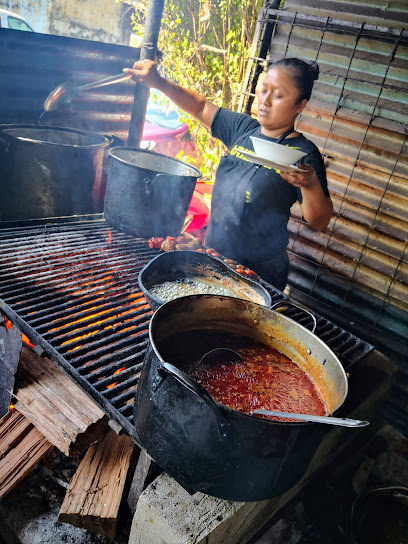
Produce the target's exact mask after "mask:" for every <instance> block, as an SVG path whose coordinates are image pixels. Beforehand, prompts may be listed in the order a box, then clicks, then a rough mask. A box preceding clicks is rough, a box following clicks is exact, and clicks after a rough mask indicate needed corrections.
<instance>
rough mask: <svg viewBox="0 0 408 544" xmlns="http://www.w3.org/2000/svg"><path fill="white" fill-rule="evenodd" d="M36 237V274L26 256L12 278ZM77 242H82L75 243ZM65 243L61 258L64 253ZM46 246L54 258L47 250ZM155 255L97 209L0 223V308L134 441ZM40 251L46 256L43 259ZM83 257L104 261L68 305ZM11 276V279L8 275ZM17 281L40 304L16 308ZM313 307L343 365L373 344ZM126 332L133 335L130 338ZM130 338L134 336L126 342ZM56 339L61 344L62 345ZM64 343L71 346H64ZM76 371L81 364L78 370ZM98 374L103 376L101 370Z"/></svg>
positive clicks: (298, 317) (294, 314)
mask: <svg viewBox="0 0 408 544" xmlns="http://www.w3.org/2000/svg"><path fill="white" fill-rule="evenodd" d="M109 233H110V234H109ZM87 235H89V236H87ZM27 236H30V240H31V237H34V238H33V244H34V245H31V246H30V247H28V244H29V242H28V241H27ZM24 239H25V240H26V241H24ZM35 241H36V242H37V245H38V247H36V245H35V243H34V242H35ZM67 241H68V246H67ZM40 242H42V243H43V246H46V248H47V252H48V253H47V255H46V256H45V257H44V255H42V256H41V257H40V258H39V260H40V261H41V260H42V261H44V262H45V261H46V264H44V265H43V267H44V269H45V268H47V267H48V269H47V270H45V271H43V272H38V270H32V268H33V261H31V262H28V263H27V267H26V268H27V270H28V271H29V273H28V274H26V275H25V276H24V277H21V276H18V274H20V273H22V272H23V271H24V270H25V269H26V268H25V265H23V264H22V262H23V260H22V257H23V255H22V252H23V251H25V255H24V258H27V257H29V255H30V254H33V253H35V251H36V250H38V249H40ZM9 243H10V244H11V245H10V247H11V249H12V250H13V252H14V254H13V255H10V254H9V255H6V256H4V255H5V254H4V253H3V251H4V248H5V247H6V246H7V245H8V244H9ZM83 243H85V246H83V245H81V244H83ZM120 246H121V247H120ZM23 248H25V249H24V250H23ZM67 249H68V254H69V258H68V259H66V258H64V255H65V254H66V253H67ZM117 250H118V251H119V250H122V253H121V254H120V255H119V258H118V259H117V260H115V259H116V257H112V255H114V253H115V251H117ZM53 252H54V257H55V259H56V261H55V262H54V261H53V260H52V259H51V256H50V254H51V253H53ZM106 254H112V255H111V259H110V261H107V260H106V259H103V257H104V255H106ZM158 254H159V250H156V249H153V248H149V247H148V244H147V240H146V239H143V238H137V237H135V236H131V235H128V234H125V233H122V232H119V231H118V230H116V229H113V228H111V227H109V226H108V225H107V224H106V222H105V220H104V218H103V215H102V214H95V215H89V216H73V217H63V218H50V219H37V220H30V221H19V222H3V223H0V310H1V311H2V313H3V314H4V315H5V316H6V317H7V318H8V319H9V320H10V321H11V322H12V323H13V324H15V325H16V326H17V327H18V328H19V330H20V331H21V332H22V333H23V334H25V335H26V336H27V337H28V338H29V339H30V341H31V342H32V343H33V344H34V350H35V351H36V352H37V353H38V354H39V355H42V356H46V357H48V358H49V359H51V360H52V361H53V362H54V363H55V364H57V366H58V367H59V368H61V369H62V370H63V371H65V372H66V373H67V374H68V375H69V376H70V377H71V378H72V379H73V380H74V382H75V383H77V384H78V385H79V386H80V387H81V388H82V389H83V390H84V391H85V392H86V393H87V394H88V395H89V396H90V397H91V398H93V399H94V400H95V401H96V402H97V403H98V404H99V406H100V407H101V408H102V409H103V410H104V412H105V413H106V414H107V415H108V416H109V417H110V418H111V419H113V420H114V421H115V422H116V423H117V424H119V426H120V427H121V428H122V429H123V431H124V432H125V433H126V434H128V435H129V436H130V437H131V438H132V439H133V440H134V441H135V442H136V443H137V444H140V442H139V439H138V436H137V432H136V429H135V427H134V426H133V403H134V395H135V392H136V388H137V383H138V378H139V374H140V370H141V368H142V365H143V358H144V353H145V350H146V348H147V345H148V341H149V333H148V329H149V322H150V317H151V315H152V314H153V312H152V310H151V309H150V308H149V307H148V305H147V302H146V299H145V298H144V297H143V294H142V293H141V291H140V290H139V287H138V284H137V276H138V273H139V271H140V270H141V269H142V268H143V266H144V265H145V264H146V263H147V262H148V261H149V260H150V259H152V258H153V257H155V256H156V255H158ZM60 256H61V257H62V258H63V259H62V260H60ZM8 257H11V258H8ZM47 257H50V260H49V261H48V260H47ZM87 257H89V258H90V259H91V261H92V260H93V261H96V263H99V262H100V261H101V260H104V266H103V268H102V269H101V270H100V271H99V272H97V273H96V272H94V271H95V262H93V264H92V266H91V267H88V268H89V269H90V273H91V275H92V278H93V281H94V283H95V286H94V288H92V289H88V291H89V292H87V293H85V294H84V295H80V296H79V300H80V304H79V305H78V304H77V305H75V306H73V305H72V301H70V299H69V297H72V296H74V294H75V293H77V294H78V293H82V291H84V292H85V291H86V289H85V287H84V285H85V284H83V283H82V284H81V283H80V281H79V279H78V278H80V277H81V276H80V274H81V273H82V272H83V270H82V272H80V271H81V266H82V265H81V263H82V262H85V261H86V258H87ZM127 258H128V259H127ZM37 260H38V259H37ZM123 260H125V261H126V262H124V264H123V270H122V269H120V270H119V269H118V268H117V265H118V263H119V264H120V263H121V262H122V261H123ZM51 263H53V264H52V265H51ZM4 265H6V266H5V267H4ZM67 266H70V267H71V268H73V269H74V270H77V272H79V275H76V276H73V275H72V273H70V274H69V273H68V272H67V270H66V269H65V268H66V267H67ZM115 266H116V268H115ZM120 266H122V265H120ZM50 267H51V268H50ZM52 270H57V271H58V273H57V274H53V273H52ZM20 271H21V272H20ZM85 273H87V274H88V275H89V270H88V271H86V270H85ZM16 274H17V276H18V277H17V278H15V277H14V276H16ZM67 275H69V276H70V277H69V281H67V280H66V277H67ZM106 275H110V276H111V278H110V279H112V277H113V278H114V279H115V281H112V284H113V287H112V290H113V291H114V294H113V295H111V294H110V295H109V297H107V298H105V293H103V294H102V295H101V293H100V289H101V287H103V281H104V279H103V278H104V276H106ZM99 276H100V277H99ZM261 281H262V280H261ZM25 282H26V283H28V284H29V288H30V289H31V292H32V293H34V294H35V296H36V297H37V298H38V295H39V293H40V287H41V289H42V290H43V293H42V295H41V296H42V297H43V298H44V299H45V300H44V304H43V305H42V306H41V305H40V304H37V305H32V304H31V306H27V305H26V306H25V307H24V311H22V308H23V307H20V308H19V307H18V306H21V302H20V301H19V298H18V297H26V298H27V293H29V291H27V289H24V290H22V291H21V290H20V292H18V290H17V289H16V287H18V286H19V285H20V284H21V283H25ZM78 282H79V283H78ZM98 282H99V283H98ZM115 282H116V283H115ZM262 284H263V285H264V287H265V288H266V289H267V290H268V291H269V293H270V295H271V298H272V303H274V302H277V301H280V300H282V301H285V300H289V298H288V297H287V296H286V295H285V294H283V293H282V292H281V291H278V290H277V289H275V288H274V287H272V286H271V285H269V284H268V283H266V282H263V281H262ZM53 286H54V287H53ZM55 286H58V288H59V289H60V293H59V297H57V298H55V297H53V294H54V293H55ZM118 286H120V287H118ZM95 294H96V295H97V296H95ZM16 297H17V298H16ZM98 297H99V298H98ZM26 298H25V300H26ZM124 299H127V300H126V302H127V304H123V300H124ZM132 300H133V302H132ZM49 301H51V304H49ZM119 301H122V305H119V306H117V305H116V302H119ZM56 302H57V304H55V303H56ZM97 303H98V304H100V306H99V308H98V309H99V310H103V312H104V313H102V314H101V313H99V314H95V313H93V312H95V304H97ZM108 307H109V308H108ZM72 310H74V313H73V312H72ZM105 310H106V311H105ZM27 312H28V317H27V315H26V314H27ZM47 312H48V313H47ZM49 312H51V313H49ZM123 312H131V313H130V314H129V315H128V317H130V316H132V315H133V317H132V318H131V320H130V321H129V323H128V322H127V321H126V320H124V319H122V320H121V318H123ZM132 312H133V313H132ZM313 313H314V315H315V317H316V320H317V328H316V331H315V334H316V335H317V336H319V337H320V338H321V339H322V340H323V341H324V342H325V343H326V344H327V345H328V346H329V347H330V348H331V349H332V350H333V351H334V352H335V353H336V355H337V356H338V357H339V359H340V361H341V363H342V364H343V367H344V368H345V369H346V370H347V371H348V370H350V369H351V368H352V367H353V366H354V364H356V363H358V362H359V361H361V360H362V359H364V358H365V357H366V356H367V355H368V354H369V353H370V352H371V351H372V350H373V349H374V347H373V346H371V345H370V344H368V343H367V342H365V341H363V340H361V339H359V338H358V337H356V336H354V335H353V334H351V333H349V332H348V331H345V330H344V329H342V328H341V327H338V326H337V325H335V324H333V323H332V322H331V321H329V320H327V319H326V318H323V317H321V316H319V315H318V314H316V313H315V312H313ZM118 314H119V315H118ZM96 315H99V316H101V315H103V324H104V326H103V327H101V326H99V325H100V322H98V321H97V320H96V321H95V320H93V321H90V319H92V317H96ZM286 315H288V316H289V317H291V318H292V319H294V320H295V321H297V322H298V323H300V324H302V325H304V326H306V327H311V325H312V318H311V317H310V316H309V315H307V314H306V313H304V312H303V311H302V310H299V309H297V308H291V307H289V309H288V310H287V312H286ZM33 316H34V317H33ZM74 316H77V317H78V318H80V319H79V320H78V321H77V323H78V322H81V323H82V322H84V323H83V325H85V326H83V325H82V326H81V329H78V328H76V327H78V325H75V321H74V322H73V319H75V317H74ZM106 318H107V320H106ZM52 319H58V322H60V323H61V324H62V326H63V327H64V330H65V331H66V332H65V333H64V335H63V339H64V343H61V342H59V340H58V339H59V338H60V337H61V335H59V336H56V335H55V334H53V331H55V330H56V329H55V327H54V329H52V330H51V328H52V321H51V320H52ZM97 319H98V318H97ZM109 320H111V323H110V322H109ZM115 320H116V321H115ZM115 323H116V324H115ZM88 324H89V325H90V327H88ZM91 329H92V330H91ZM129 330H131V331H132V332H133V333H134V334H135V335H136V336H135V337H133V336H131V335H130V333H129ZM86 333H87V334H86ZM111 333H112V334H111ZM78 334H83V335H84V336H83V337H81V339H82V338H83V339H85V338H86V339H87V340H86V345H83V346H79V347H77V344H73V340H72V338H73V339H74V341H75V339H78ZM85 334H86V336H85ZM132 338H135V339H136V340H137V341H136V342H134V341H133V340H132ZM89 341H90V342H89ZM66 342H68V344H67V343H66ZM64 345H65V346H66V347H63V346H64ZM89 345H91V348H90V347H89ZM111 346H115V348H117V349H115V351H114V352H113V353H111ZM68 347H71V348H72V347H73V348H75V349H68ZM74 352H76V353H75V356H71V354H72V353H74ZM95 355H96V359H95V362H92V357H94V356H95ZM99 356H100V357H99ZM98 357H99V358H98ZM117 357H119V359H118V360H116V358H117ZM106 363H107V365H106ZM127 365H129V366H127ZM119 368H125V370H122V372H120V373H119V374H117V377H116V378H114V374H113V372H114V371H115V370H119ZM84 369H85V370H87V373H86V374H85V373H84V371H83V370H84ZM104 374H108V375H106V376H103V375H104ZM93 382H95V383H93ZM112 382H113V383H117V385H115V386H114V387H112V388H109V389H108V388H107V387H106V386H107V385H111V383H112Z"/></svg>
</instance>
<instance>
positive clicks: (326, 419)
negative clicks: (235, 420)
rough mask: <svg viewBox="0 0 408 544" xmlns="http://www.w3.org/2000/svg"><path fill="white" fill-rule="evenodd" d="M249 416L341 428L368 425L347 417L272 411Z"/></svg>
mask: <svg viewBox="0 0 408 544" xmlns="http://www.w3.org/2000/svg"><path fill="white" fill-rule="evenodd" d="M251 414H263V415H265V416H274V417H287V418H289V419H299V420H301V421H311V422H315V423H327V424H329V425H340V426H341V427H366V426H367V425H370V423H369V422H368V421H361V420H360V419H348V418H347V417H332V416H311V415H307V414H291V413H289V412H276V411H274V410H252V412H251Z"/></svg>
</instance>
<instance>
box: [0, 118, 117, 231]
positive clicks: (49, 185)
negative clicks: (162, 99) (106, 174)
mask: <svg viewBox="0 0 408 544" xmlns="http://www.w3.org/2000/svg"><path fill="white" fill-rule="evenodd" d="M108 145H109V140H108V139H107V138H105V137H104V136H101V135H99V134H97V133H93V132H85V131H83V130H78V129H73V128H62V127H50V126H45V125H14V124H13V125H3V126H2V127H1V130H0V190H1V193H0V195H1V196H0V221H9V220H25V219H34V218H41V217H57V216H67V215H76V214H87V213H96V212H101V211H102V208H103V202H102V200H101V176H102V164H103V157H104V150H105V148H106V147H107V146H108Z"/></svg>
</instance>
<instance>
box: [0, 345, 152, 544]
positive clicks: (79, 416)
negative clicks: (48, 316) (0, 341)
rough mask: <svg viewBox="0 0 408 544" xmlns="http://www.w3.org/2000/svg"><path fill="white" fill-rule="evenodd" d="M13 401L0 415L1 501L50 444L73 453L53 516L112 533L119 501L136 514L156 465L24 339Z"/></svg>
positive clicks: (44, 453) (63, 451)
mask: <svg viewBox="0 0 408 544" xmlns="http://www.w3.org/2000/svg"><path fill="white" fill-rule="evenodd" d="M12 402H13V406H12V408H11V409H10V411H9V412H8V413H7V414H6V415H5V416H3V418H2V419H1V420H0V500H2V499H4V497H6V496H7V494H8V493H9V492H10V491H11V490H12V489H13V488H14V487H15V486H16V485H17V484H18V483H19V482H21V481H22V480H23V479H24V478H25V477H26V476H27V475H28V474H29V473H30V471H31V470H32V469H33V468H34V467H35V466H36V465H37V463H38V462H39V461H40V460H41V459H44V457H45V456H47V454H49V452H50V451H52V450H53V449H56V450H59V451H60V452H61V453H62V454H64V455H65V456H68V457H69V456H77V455H78V454H79V455H80V457H82V460H81V461H80V462H79V466H78V468H77V470H76V472H75V474H74V476H73V477H72V479H71V481H70V483H69V487H68V489H67V491H66V495H65V498H64V501H63V503H62V506H61V508H60V511H59V515H58V521H60V522H64V523H69V524H71V525H73V526H75V527H81V528H83V529H86V530H89V531H91V532H93V533H96V534H100V535H102V536H104V537H107V538H111V539H114V538H115V535H116V533H117V529H118V520H119V519H120V516H119V514H120V511H121V510H123V506H124V504H126V503H129V504H128V505H126V508H127V509H129V508H130V511H131V513H134V512H135V510H136V504H137V501H138V497H139V496H140V494H141V493H142V491H143V490H144V489H145V487H146V486H147V485H148V484H149V483H150V482H151V481H152V480H153V479H154V478H155V477H156V476H157V475H158V474H159V473H160V469H159V468H158V467H157V465H155V464H154V463H152V462H151V461H150V459H148V458H147V457H146V455H145V454H144V453H140V451H139V448H138V447H137V446H136V445H135V444H134V442H133V441H132V440H131V439H130V438H129V437H128V436H126V435H124V434H119V430H118V428H117V425H116V424H115V423H112V422H110V421H109V420H108V418H107V416H106V415H105V414H104V412H103V411H102V410H101V409H100V408H99V407H98V406H97V405H96V404H95V403H94V402H93V401H92V399H90V398H89V397H88V396H87V395H86V394H85V393H84V392H83V391H82V389H81V388H80V387H79V386H77V385H76V384H75V383H74V382H73V381H72V380H71V379H70V378H69V376H67V375H66V374H65V373H64V372H62V371H61V370H60V369H58V368H57V367H56V365H55V364H54V363H53V362H52V361H50V360H49V359H47V358H44V357H40V356H38V355H37V354H36V353H35V352H34V351H33V350H32V349H31V348H30V347H28V346H27V345H23V348H22V350H21V354H20V359H19V365H18V368H17V372H16V375H15V383H14V394H13V400H12Z"/></svg>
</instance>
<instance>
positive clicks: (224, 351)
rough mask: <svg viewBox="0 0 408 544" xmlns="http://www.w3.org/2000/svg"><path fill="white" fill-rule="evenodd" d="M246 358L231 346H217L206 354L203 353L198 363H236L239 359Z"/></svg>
mask: <svg viewBox="0 0 408 544" xmlns="http://www.w3.org/2000/svg"><path fill="white" fill-rule="evenodd" d="M243 360H244V359H243V358H242V357H241V355H240V354H239V353H237V352H236V351H234V350H233V349H229V348H215V349H212V350H211V351H208V352H207V353H206V354H205V355H203V356H202V357H201V359H200V361H199V363H198V364H200V365H201V364H202V363H206V364H210V365H214V364H218V363H226V362H228V363H235V362H238V361H243Z"/></svg>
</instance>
